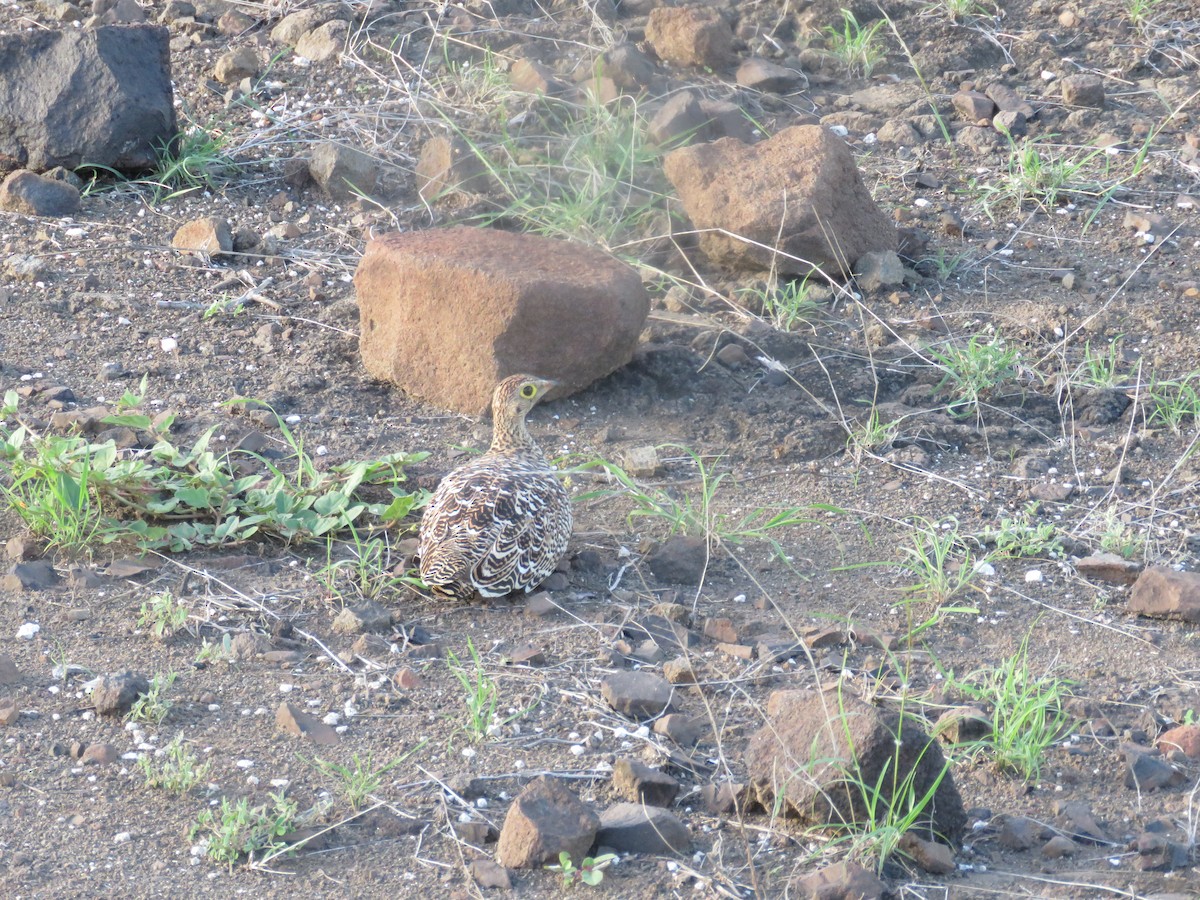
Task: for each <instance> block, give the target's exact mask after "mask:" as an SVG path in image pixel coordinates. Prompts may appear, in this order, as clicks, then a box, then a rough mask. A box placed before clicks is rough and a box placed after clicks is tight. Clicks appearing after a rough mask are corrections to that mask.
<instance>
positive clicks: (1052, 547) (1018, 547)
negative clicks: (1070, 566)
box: [980, 501, 1063, 559]
mask: <svg viewBox="0 0 1200 900" xmlns="http://www.w3.org/2000/svg"><path fill="white" fill-rule="evenodd" d="M1038 506H1039V504H1038V503H1037V502H1036V501H1034V502H1032V503H1028V504H1026V505H1025V508H1024V509H1022V510H1021V511H1020V512H1019V513H1017V514H1016V515H1012V516H1006V517H1004V518H1002V519H1001V520H1000V525H999V527H997V528H994V529H988V530H986V531H984V532H983V533H982V534H980V540H982V541H984V542H986V543H989V544H993V545H994V546H995V548H996V556H998V557H1001V558H1004V559H1017V558H1023V557H1060V556H1062V555H1063V546H1062V540H1061V539H1060V538H1059V536H1058V531H1057V529H1056V528H1055V527H1054V523H1053V522H1037V521H1035V518H1036V516H1037V513H1038Z"/></svg>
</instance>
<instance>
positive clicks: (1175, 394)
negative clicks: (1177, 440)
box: [1146, 372, 1200, 434]
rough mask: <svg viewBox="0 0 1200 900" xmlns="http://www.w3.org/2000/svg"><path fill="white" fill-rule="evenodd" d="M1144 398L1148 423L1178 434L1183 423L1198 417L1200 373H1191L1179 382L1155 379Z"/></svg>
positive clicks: (1199, 407) (1199, 409)
mask: <svg viewBox="0 0 1200 900" xmlns="http://www.w3.org/2000/svg"><path fill="white" fill-rule="evenodd" d="M1146 398H1147V405H1148V407H1149V416H1148V418H1149V420H1150V423H1151V424H1152V425H1165V426H1166V427H1167V428H1169V429H1170V430H1171V431H1172V432H1174V433H1175V434H1179V433H1180V432H1181V431H1182V430H1183V424H1184V422H1187V421H1193V422H1194V421H1196V419H1197V417H1198V416H1200V373H1197V372H1192V373H1191V374H1189V375H1187V376H1185V377H1184V378H1183V379H1180V380H1166V379H1163V380H1160V379H1158V378H1155V379H1154V380H1153V381H1152V382H1151V383H1150V387H1149V388H1148V389H1147V391H1146Z"/></svg>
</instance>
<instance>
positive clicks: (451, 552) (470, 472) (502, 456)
mask: <svg viewBox="0 0 1200 900" xmlns="http://www.w3.org/2000/svg"><path fill="white" fill-rule="evenodd" d="M552 387H554V382H552V381H545V380H543V379H541V378H534V377H532V376H530V375H513V376H511V377H509V378H506V379H504V380H503V381H501V382H500V383H499V384H498V385H496V390H495V392H494V393H493V394H492V445H491V447H490V448H489V449H488V451H487V453H485V454H483V456H480V457H478V458H477V459H474V460H472V461H471V462H469V463H467V464H466V465H464V466H461V467H460V468H458V469H455V470H454V471H453V472H451V473H450V474H449V475H447V476H446V477H445V478H443V479H442V481H441V484H439V485H438V487H437V490H436V491H435V492H434V494H433V497H432V499H431V500H430V501H429V506H428V507H426V509H425V514H424V516H422V518H421V540H420V546H419V549H418V551H417V552H418V555H419V556H420V558H421V578H422V580H423V581H424V582H425V583H426V584H427V585H429V587H430V589H431V590H432V591H433V592H434V593H437V594H441V595H444V596H448V597H453V598H455V599H460V600H468V599H470V598H471V597H472V596H473V595H474V594H475V593H476V592H478V593H479V594H481V595H483V596H484V597H503V596H504V595H505V594H511V593H513V592H515V591H530V590H532V589H533V588H535V587H537V586H538V585H539V584H541V583H542V582H543V581H544V580H545V579H546V576H547V575H549V574H550V573H551V572H553V571H554V567H555V566H557V565H558V561H559V560H560V559H562V556H563V554H564V553H566V551H567V541H568V540H569V539H570V537H571V500H570V498H569V497H568V496H567V492H566V490H565V489H564V488H563V486H562V483H561V482H560V481H559V480H558V478H557V476H555V474H554V470H553V469H551V468H550V464H549V463H548V462H546V457H545V456H543V455H542V451H541V450H540V449H538V446H537V444H535V443H534V441H533V438H532V437H530V435H529V431H528V430H527V429H526V427H525V416H526V414H527V413H528V412H529V410H531V409H532V408H533V407H534V405H535V404H536V403H537V402H538V401H539V400H541V399H542V397H543V396H544V395H545V393H546V391H548V390H550V388H552Z"/></svg>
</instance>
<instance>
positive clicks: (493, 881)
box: [471, 856, 512, 891]
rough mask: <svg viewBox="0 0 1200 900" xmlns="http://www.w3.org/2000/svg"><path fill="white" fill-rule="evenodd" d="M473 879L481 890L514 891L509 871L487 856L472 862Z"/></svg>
mask: <svg viewBox="0 0 1200 900" xmlns="http://www.w3.org/2000/svg"><path fill="white" fill-rule="evenodd" d="M471 877H472V878H474V879H475V883H476V884H477V885H479V886H480V887H481V888H498V889H500V890H502V891H510V890H512V878H511V877H510V876H509V874H508V869H506V868H504V866H502V865H500V864H499V863H498V862H496V861H495V860H492V859H488V858H487V857H486V856H483V857H479V858H477V859H473V860H471Z"/></svg>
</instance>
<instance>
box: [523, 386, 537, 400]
mask: <svg viewBox="0 0 1200 900" xmlns="http://www.w3.org/2000/svg"><path fill="white" fill-rule="evenodd" d="M521 396H522V397H524V398H525V399H526V400H532V399H533V398H534V397H536V396H537V385H535V384H523V385H521Z"/></svg>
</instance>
